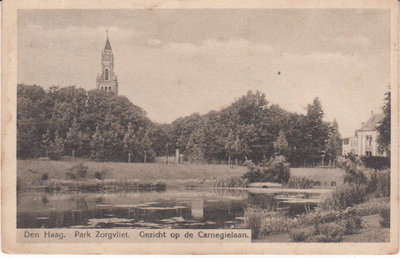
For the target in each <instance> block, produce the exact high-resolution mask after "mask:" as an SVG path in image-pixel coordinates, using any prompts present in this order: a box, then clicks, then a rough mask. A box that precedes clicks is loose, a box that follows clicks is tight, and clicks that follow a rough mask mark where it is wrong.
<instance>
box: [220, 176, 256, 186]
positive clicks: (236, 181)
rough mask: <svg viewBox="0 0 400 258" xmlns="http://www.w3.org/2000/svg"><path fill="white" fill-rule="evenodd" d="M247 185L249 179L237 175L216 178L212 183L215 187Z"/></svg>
mask: <svg viewBox="0 0 400 258" xmlns="http://www.w3.org/2000/svg"><path fill="white" fill-rule="evenodd" d="M248 185H249V181H248V180H247V179H246V178H242V177H239V176H232V177H228V178H220V179H217V180H216V182H215V183H214V186H215V187H228V188H229V187H232V188H233V187H239V188H246V187H247V186H248Z"/></svg>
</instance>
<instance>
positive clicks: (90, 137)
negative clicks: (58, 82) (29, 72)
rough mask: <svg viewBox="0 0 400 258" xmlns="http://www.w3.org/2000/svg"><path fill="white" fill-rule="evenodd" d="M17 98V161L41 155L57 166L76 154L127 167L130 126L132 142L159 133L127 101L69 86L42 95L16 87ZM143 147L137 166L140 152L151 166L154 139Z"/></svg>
mask: <svg viewBox="0 0 400 258" xmlns="http://www.w3.org/2000/svg"><path fill="white" fill-rule="evenodd" d="M17 98H18V110H17V117H18V118H17V129H18V131H17V155H18V158H30V157H38V156H40V155H45V156H47V157H50V158H51V159H56V160H57V159H60V158H61V156H62V155H72V154H73V153H74V155H76V156H77V157H90V158H92V159H94V160H98V161H108V160H111V161H121V160H124V161H126V156H127V154H128V153H126V150H125V149H124V143H123V140H124V135H125V133H126V131H127V130H128V125H129V124H131V127H132V130H133V131H134V132H135V133H134V136H136V137H141V136H142V135H140V136H139V135H138V133H139V132H148V131H149V130H150V128H156V127H157V126H156V125H154V124H152V123H151V121H150V120H149V119H148V118H147V117H146V115H145V112H144V111H143V110H142V109H140V108H139V107H137V106H135V105H134V104H132V103H131V102H130V101H129V100H128V99H127V98H126V97H124V96H117V95H114V94H110V93H107V92H104V91H101V90H89V91H86V90H84V89H82V88H76V87H74V86H71V87H64V88H59V87H51V88H50V89H48V90H46V91H45V90H44V89H43V88H42V87H40V86H36V85H33V86H27V85H22V84H20V85H18V87H17ZM153 131H156V130H155V129H154V130H153ZM143 134H145V133H143ZM154 135H155V134H154ZM141 139H142V138H141ZM143 144H144V145H145V146H143V148H142V149H140V148H137V151H138V152H139V151H141V153H140V154H139V153H133V155H134V156H135V157H137V158H136V159H135V161H142V162H143V157H144V156H145V153H143V150H145V151H146V153H147V156H148V157H147V159H148V160H149V161H151V160H152V156H153V153H154V151H153V150H152V149H151V148H152V146H153V143H152V139H150V138H148V139H144V142H143ZM149 146H150V147H149ZM157 147H158V146H157ZM163 151H164V150H163Z"/></svg>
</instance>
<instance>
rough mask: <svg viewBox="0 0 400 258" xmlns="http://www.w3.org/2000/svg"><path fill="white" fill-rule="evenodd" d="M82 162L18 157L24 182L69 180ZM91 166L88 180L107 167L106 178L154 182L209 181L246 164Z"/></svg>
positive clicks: (90, 163) (234, 172)
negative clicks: (43, 178)
mask: <svg viewBox="0 0 400 258" xmlns="http://www.w3.org/2000/svg"><path fill="white" fill-rule="evenodd" d="M78 164H79V162H71V161H51V160H18V163H17V175H18V178H19V180H20V181H21V182H22V183H23V184H26V183H28V182H29V183H36V184H37V183H39V184H40V181H41V179H42V176H43V175H44V174H46V173H47V174H48V178H49V179H56V180H57V179H58V180H68V177H67V175H66V173H68V171H69V169H70V168H72V167H74V166H76V165H78ZM84 165H86V166H88V168H89V169H88V175H87V178H88V179H93V178H94V174H95V172H96V171H102V170H103V171H104V170H107V171H108V172H107V174H106V179H116V180H139V181H147V182H153V181H157V180H162V181H180V180H186V181H188V180H208V179H213V178H215V179H218V178H222V177H229V176H240V175H242V174H243V173H245V172H246V168H245V167H232V168H231V167H229V166H227V165H207V164H200V165H194V164H193V165H187V164H185V165H183V164H178V165H174V164H168V165H166V164H159V163H146V164H144V163H123V162H94V161H88V162H84Z"/></svg>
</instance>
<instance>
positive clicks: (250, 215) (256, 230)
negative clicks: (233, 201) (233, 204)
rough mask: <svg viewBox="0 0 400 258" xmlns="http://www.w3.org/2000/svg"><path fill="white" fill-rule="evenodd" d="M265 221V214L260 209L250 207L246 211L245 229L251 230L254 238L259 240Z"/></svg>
mask: <svg viewBox="0 0 400 258" xmlns="http://www.w3.org/2000/svg"><path fill="white" fill-rule="evenodd" d="M263 219H264V212H263V210H262V209H261V208H259V207H249V208H247V209H245V211H244V223H243V225H242V226H243V228H248V229H251V232H252V236H251V237H252V238H253V239H257V238H259V237H260V236H261V235H260V229H261V225H262V221H263Z"/></svg>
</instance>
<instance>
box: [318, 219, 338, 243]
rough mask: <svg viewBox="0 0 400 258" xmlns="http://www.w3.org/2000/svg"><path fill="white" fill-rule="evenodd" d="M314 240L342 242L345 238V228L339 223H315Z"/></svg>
mask: <svg viewBox="0 0 400 258" xmlns="http://www.w3.org/2000/svg"><path fill="white" fill-rule="evenodd" d="M314 234H315V235H314V236H313V237H312V240H313V241H315V242H325V243H328V242H340V241H342V240H343V235H344V229H343V227H342V226H340V225H338V224H337V223H334V222H332V223H327V224H315V232H314Z"/></svg>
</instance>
